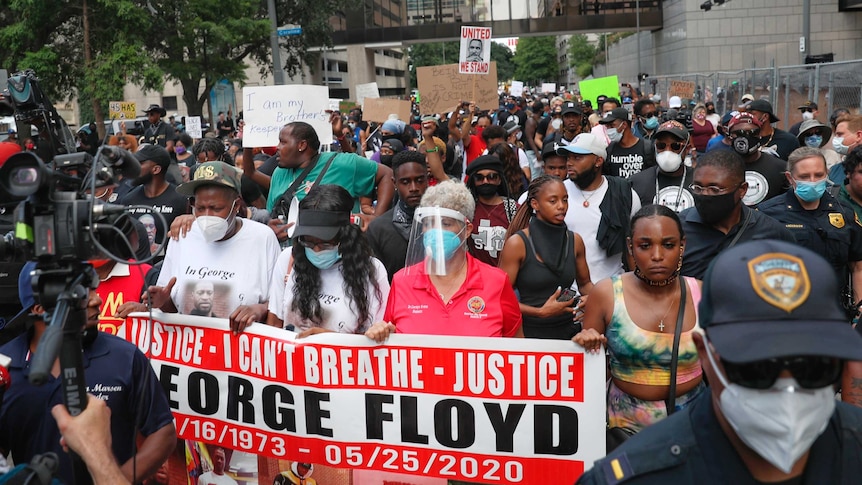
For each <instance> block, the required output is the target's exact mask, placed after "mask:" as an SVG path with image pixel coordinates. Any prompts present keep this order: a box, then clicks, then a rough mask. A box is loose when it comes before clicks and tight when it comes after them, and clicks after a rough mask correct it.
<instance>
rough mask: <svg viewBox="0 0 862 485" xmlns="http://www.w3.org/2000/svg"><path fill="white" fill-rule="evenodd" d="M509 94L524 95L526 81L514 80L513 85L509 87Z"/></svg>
mask: <svg viewBox="0 0 862 485" xmlns="http://www.w3.org/2000/svg"><path fill="white" fill-rule="evenodd" d="M509 94H511V95H512V96H515V97H521V96H523V95H524V81H512V86H511V87H510V88H509Z"/></svg>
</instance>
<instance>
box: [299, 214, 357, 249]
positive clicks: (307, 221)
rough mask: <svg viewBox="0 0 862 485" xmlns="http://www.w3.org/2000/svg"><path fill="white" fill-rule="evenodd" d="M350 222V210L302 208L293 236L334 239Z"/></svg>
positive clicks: (324, 239) (323, 239) (322, 239)
mask: <svg viewBox="0 0 862 485" xmlns="http://www.w3.org/2000/svg"><path fill="white" fill-rule="evenodd" d="M349 224H350V212H349V211H325V210H316V209H300V210H299V215H298V217H297V222H296V230H295V231H294V232H293V237H299V236H312V237H316V238H317V239H320V240H321V241H332V240H333V239H335V236H337V235H338V231H339V230H341V228H342V227H344V226H347V225H349Z"/></svg>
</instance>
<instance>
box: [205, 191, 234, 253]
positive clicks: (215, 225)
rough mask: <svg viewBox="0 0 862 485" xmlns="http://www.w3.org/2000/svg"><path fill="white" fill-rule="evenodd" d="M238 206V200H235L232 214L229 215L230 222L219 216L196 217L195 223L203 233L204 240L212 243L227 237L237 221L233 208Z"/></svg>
mask: <svg viewBox="0 0 862 485" xmlns="http://www.w3.org/2000/svg"><path fill="white" fill-rule="evenodd" d="M235 206H236V201H233V204H232V205H231V206H230V212H231V215H230V216H228V219H230V220H231V222H230V223H229V222H228V219H222V218H221V217H219V216H197V217H196V218H195V223H196V224H197V225H198V227H199V228H200V230H201V233H203V236H204V240H206V242H208V243H211V242H215V241H220V240H221V239H223V238H224V237H225V235H226V234H227V233H228V231H229V230H230V228H231V226H232V225H233V224H232V223H233V222H235V221H236V218H235V217H234V214H233V209H234V207H235Z"/></svg>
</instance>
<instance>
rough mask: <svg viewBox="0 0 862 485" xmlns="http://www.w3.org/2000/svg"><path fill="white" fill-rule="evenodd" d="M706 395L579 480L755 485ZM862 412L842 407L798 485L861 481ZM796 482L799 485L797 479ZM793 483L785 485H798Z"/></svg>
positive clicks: (590, 484) (589, 484)
mask: <svg viewBox="0 0 862 485" xmlns="http://www.w3.org/2000/svg"><path fill="white" fill-rule="evenodd" d="M712 403H713V401H712V393H710V392H704V393H702V394H701V395H700V396H698V397H697V398H696V399H695V400H694V401H693V402H692V404H691V406H689V407H688V408H686V409H684V410H682V411H679V412H677V413H675V414H674V415H673V416H671V417H669V418H667V419H664V420H662V421H660V422H658V423H656V424H654V425H652V426H649V427H647V428H645V429H644V430H643V431H641V432H640V433H638V434H636V435H634V436H633V437H632V438H631V439H629V440H628V441H626V442H625V443H623V444H622V446H620V447H619V448H617V449H616V450H614V451H613V452H612V453H611V454H610V455H608V456H607V457H605V458H603V459H601V460H599V461H597V462H596V463H595V464H594V465H593V468H592V469H590V470H589V471H587V472H586V473H585V474H584V475H583V476H581V478H580V479H579V480H578V482H577V483H578V484H583V485H599V484H607V485H614V484H617V483H625V484H639V485H640V484H655V485H668V484H694V483H696V484H698V485H712V484H716V485H718V484H721V485H725V484H734V485H748V484H751V485H755V484H760V483H762V482H759V481H757V480H756V479H755V478H754V477H753V476H752V475H751V472H749V471H748V468H747V467H746V466H745V463H744V462H743V461H742V459H741V458H740V457H739V454H738V453H737V451H736V449H735V448H734V447H733V445H732V444H731V443H730V440H729V439H728V438H727V435H725V434H724V431H723V430H722V429H721V425H720V424H719V422H718V419H717V418H716V415H715V410H714V408H713V404H712ZM860 456H862V409H859V408H856V407H853V406H851V405H849V404H845V403H842V402H838V403H836V404H835V412H834V413H833V414H832V417H831V418H830V420H829V424H828V426H827V427H826V429H825V430H824V431H823V433H822V434H821V435H820V436H819V437H818V438H817V439H816V440H815V441H814V444H813V445H812V446H811V448H810V453H809V455H808V462H807V464H806V466H805V470H804V471H803V474H802V476H801V477H799V483H805V484H809V483H810V484H814V483H818V484H819V483H829V484H850V483H859V479H860V477H862V460H860V459H859V457H860ZM793 480H796V479H793ZM793 480H790V481H787V482H781V483H796V482H794V481H793Z"/></svg>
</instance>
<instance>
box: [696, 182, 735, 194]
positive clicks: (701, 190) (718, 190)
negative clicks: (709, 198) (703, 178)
mask: <svg viewBox="0 0 862 485" xmlns="http://www.w3.org/2000/svg"><path fill="white" fill-rule="evenodd" d="M740 187H742V184H739V185H737V186H736V187H731V188H727V189H725V188H724V187H719V186H717V185H707V186H706V187H704V186H703V185H698V184H691V185H689V186H688V190H690V191H691V193H692V194H695V195H722V194H727V193H729V192H733V191H734V190H736V189H738V188H740Z"/></svg>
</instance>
